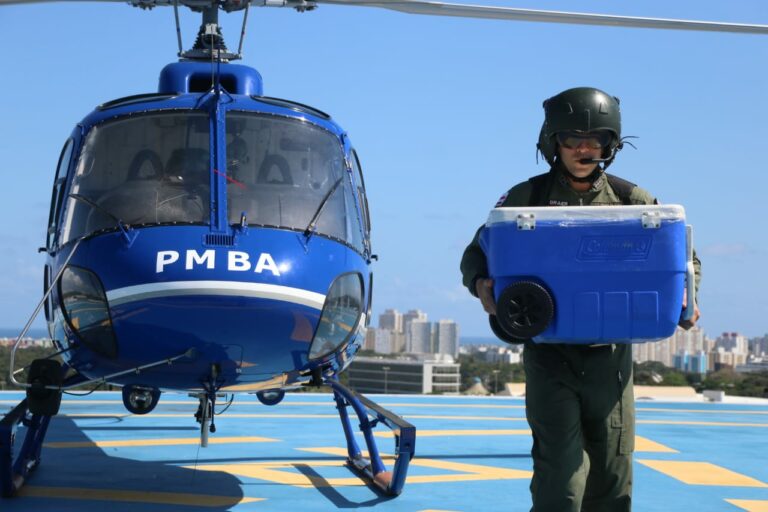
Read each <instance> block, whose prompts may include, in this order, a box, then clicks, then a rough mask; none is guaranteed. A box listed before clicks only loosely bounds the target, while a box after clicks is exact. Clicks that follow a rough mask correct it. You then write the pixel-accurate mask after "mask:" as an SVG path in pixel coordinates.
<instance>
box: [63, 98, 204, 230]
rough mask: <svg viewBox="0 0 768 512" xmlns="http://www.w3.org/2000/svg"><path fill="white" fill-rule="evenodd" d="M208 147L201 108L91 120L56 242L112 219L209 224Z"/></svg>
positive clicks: (112, 225)
mask: <svg viewBox="0 0 768 512" xmlns="http://www.w3.org/2000/svg"><path fill="white" fill-rule="evenodd" d="M209 148H210V136H209V117H208V115H207V114H206V113H203V112H173V113H152V114H145V115H137V116H132V117H129V118H122V119H117V120H113V121H108V122H105V123H103V124H100V125H97V126H95V127H94V128H93V129H92V130H91V131H90V133H89V134H88V136H87V137H86V140H85V143H84V146H83V150H82V152H81V154H80V159H79V161H78V165H77V170H76V172H75V177H74V180H73V182H72V187H71V195H70V199H69V201H68V202H67V207H66V211H65V213H64V223H63V231H62V239H61V242H62V243H66V242H68V241H69V240H73V239H75V238H77V237H79V236H81V235H87V234H91V233H93V232H96V231H99V230H101V229H110V228H115V227H116V226H115V220H114V219H115V218H118V219H120V220H121V221H123V222H124V223H126V224H129V225H149V224H167V223H174V224H177V223H189V224H207V223H209V222H210V214H209V204H210V168H211V166H210V149H209ZM73 196H74V197H73ZM78 198H79V199H80V200H77V199H78ZM83 198H84V199H85V200H83ZM89 201H90V202H91V203H95V204H96V205H98V208H94V207H93V206H92V205H90V204H89Z"/></svg>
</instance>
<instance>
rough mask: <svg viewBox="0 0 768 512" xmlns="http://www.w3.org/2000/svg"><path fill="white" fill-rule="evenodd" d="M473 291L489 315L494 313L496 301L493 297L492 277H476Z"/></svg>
mask: <svg viewBox="0 0 768 512" xmlns="http://www.w3.org/2000/svg"><path fill="white" fill-rule="evenodd" d="M475 293H477V297H478V298H479V299H480V303H481V304H482V305H483V309H484V310H485V312H486V313H488V314H489V315H495V314H496V301H495V300H494V298H493V279H482V278H481V279H478V280H476V281H475Z"/></svg>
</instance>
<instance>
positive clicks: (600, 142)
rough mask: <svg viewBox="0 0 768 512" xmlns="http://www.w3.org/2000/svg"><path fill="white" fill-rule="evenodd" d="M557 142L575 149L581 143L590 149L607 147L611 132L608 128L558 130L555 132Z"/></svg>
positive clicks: (611, 136) (611, 135)
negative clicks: (590, 130) (584, 130)
mask: <svg viewBox="0 0 768 512" xmlns="http://www.w3.org/2000/svg"><path fill="white" fill-rule="evenodd" d="M555 137H556V138H557V143H558V144H560V145H561V146H563V147H564V148H568V149H575V148H577V147H579V146H581V145H582V144H584V145H586V146H587V147H588V148H590V149H602V148H605V147H608V145H609V144H610V143H611V139H612V138H613V134H611V132H609V131H608V130H596V131H593V132H575V131H568V132H558V133H556V134H555Z"/></svg>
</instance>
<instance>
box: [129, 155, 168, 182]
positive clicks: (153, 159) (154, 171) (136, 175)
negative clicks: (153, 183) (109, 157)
mask: <svg viewBox="0 0 768 512" xmlns="http://www.w3.org/2000/svg"><path fill="white" fill-rule="evenodd" d="M162 175H163V162H162V161H161V160H160V156H159V155H158V154H157V153H156V152H154V151H152V150H151V149H142V150H141V151H139V152H137V153H136V154H135V155H134V157H133V158H132V159H131V163H130V165H129V166H128V175H127V176H126V179H125V181H126V182H131V181H137V180H157V179H160V177H161V176H162Z"/></svg>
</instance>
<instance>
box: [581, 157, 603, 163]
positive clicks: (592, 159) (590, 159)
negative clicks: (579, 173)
mask: <svg viewBox="0 0 768 512" xmlns="http://www.w3.org/2000/svg"><path fill="white" fill-rule="evenodd" d="M608 160H610V158H582V159H581V160H579V163H580V164H599V163H600V162H607V161H608Z"/></svg>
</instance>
